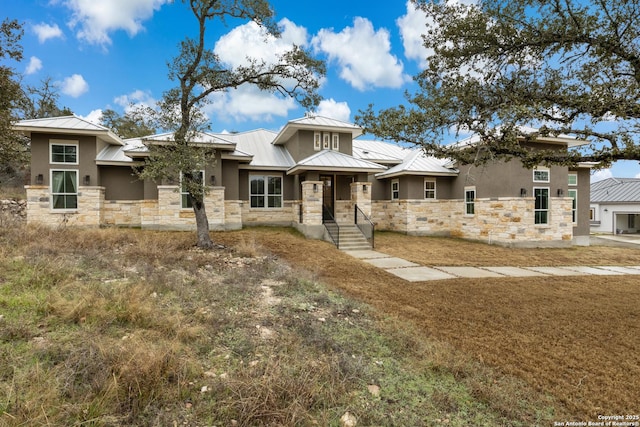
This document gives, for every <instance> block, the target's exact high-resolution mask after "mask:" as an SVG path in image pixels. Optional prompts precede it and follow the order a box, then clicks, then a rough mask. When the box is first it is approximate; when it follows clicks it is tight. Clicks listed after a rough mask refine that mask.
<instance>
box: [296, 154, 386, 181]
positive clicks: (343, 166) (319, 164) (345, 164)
mask: <svg viewBox="0 0 640 427" xmlns="http://www.w3.org/2000/svg"><path fill="white" fill-rule="evenodd" d="M385 169H386V167H385V166H382V165H379V164H377V163H373V162H370V161H368V160H362V159H356V158H355V157H353V156H349V155H347V154H344V153H340V152H339V151H332V150H322V151H320V152H319V153H316V154H314V155H312V156H309V157H307V158H306V159H303V160H301V161H299V162H298V164H296V165H295V166H294V167H292V168H291V169H289V170H288V171H287V175H295V174H298V173H300V172H303V171H309V170H315V171H332V172H351V173H354V172H356V173H357V172H363V173H375V172H380V171H383V170H385Z"/></svg>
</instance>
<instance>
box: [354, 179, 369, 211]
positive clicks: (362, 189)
mask: <svg viewBox="0 0 640 427" xmlns="http://www.w3.org/2000/svg"><path fill="white" fill-rule="evenodd" d="M351 202H352V203H353V204H354V205H358V208H360V210H361V211H362V212H364V214H365V215H366V216H368V217H369V218H371V183H370V182H352V183H351Z"/></svg>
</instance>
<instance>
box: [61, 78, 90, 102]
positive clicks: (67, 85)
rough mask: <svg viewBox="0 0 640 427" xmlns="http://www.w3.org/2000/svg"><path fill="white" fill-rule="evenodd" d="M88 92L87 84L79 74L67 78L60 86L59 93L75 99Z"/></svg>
mask: <svg viewBox="0 0 640 427" xmlns="http://www.w3.org/2000/svg"><path fill="white" fill-rule="evenodd" d="M88 90H89V84H88V83H87V82H86V81H85V80H84V77H82V76H81V75H80V74H74V75H72V76H71V77H67V78H66V79H64V81H63V82H62V84H61V89H60V91H61V92H62V93H63V94H65V95H68V96H70V97H72V98H77V97H79V96H80V95H83V94H84V93H86V92H87V91H88Z"/></svg>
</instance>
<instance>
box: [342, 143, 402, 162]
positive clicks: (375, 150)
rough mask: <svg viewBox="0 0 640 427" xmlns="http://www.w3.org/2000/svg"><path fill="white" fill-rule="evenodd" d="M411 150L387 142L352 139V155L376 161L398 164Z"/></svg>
mask: <svg viewBox="0 0 640 427" xmlns="http://www.w3.org/2000/svg"><path fill="white" fill-rule="evenodd" d="M412 152H413V151H412V150H411V149H409V148H406V147H402V146H400V145H397V144H390V143H388V142H383V141H372V140H363V139H354V140H353V156H354V157H357V158H359V159H363V160H369V161H372V162H376V163H391V164H399V163H402V161H403V160H404V159H405V158H406V157H407V156H408V155H411V153H412Z"/></svg>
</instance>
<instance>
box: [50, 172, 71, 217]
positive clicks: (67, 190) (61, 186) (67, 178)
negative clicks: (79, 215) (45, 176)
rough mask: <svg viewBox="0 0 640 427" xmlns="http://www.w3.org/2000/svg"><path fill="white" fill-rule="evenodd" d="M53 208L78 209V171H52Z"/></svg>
mask: <svg viewBox="0 0 640 427" xmlns="http://www.w3.org/2000/svg"><path fill="white" fill-rule="evenodd" d="M51 208H52V209H78V171H77V170H53V171H51Z"/></svg>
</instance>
